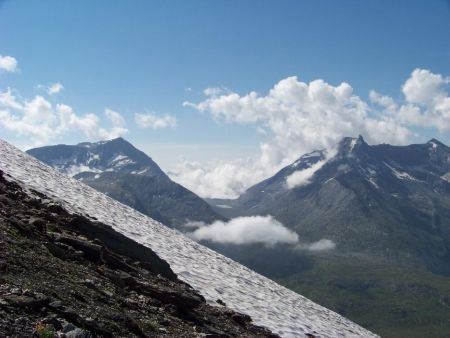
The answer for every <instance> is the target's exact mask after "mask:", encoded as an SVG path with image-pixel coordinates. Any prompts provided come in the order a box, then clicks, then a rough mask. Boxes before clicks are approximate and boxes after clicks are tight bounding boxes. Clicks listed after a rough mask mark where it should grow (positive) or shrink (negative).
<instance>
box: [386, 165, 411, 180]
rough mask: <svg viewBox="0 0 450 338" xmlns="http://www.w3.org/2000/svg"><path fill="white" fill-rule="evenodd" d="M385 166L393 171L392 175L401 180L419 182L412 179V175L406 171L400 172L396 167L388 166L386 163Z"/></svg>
mask: <svg viewBox="0 0 450 338" xmlns="http://www.w3.org/2000/svg"><path fill="white" fill-rule="evenodd" d="M384 164H385V165H386V166H387V167H388V168H389V169H391V171H392V173H393V174H394V175H395V177H397V178H398V179H400V180H410V181H418V180H417V179H416V178H414V177H412V176H411V175H410V174H408V173H407V172H404V171H400V170H397V169H395V168H394V167H392V166H390V165H389V164H387V163H386V162H384Z"/></svg>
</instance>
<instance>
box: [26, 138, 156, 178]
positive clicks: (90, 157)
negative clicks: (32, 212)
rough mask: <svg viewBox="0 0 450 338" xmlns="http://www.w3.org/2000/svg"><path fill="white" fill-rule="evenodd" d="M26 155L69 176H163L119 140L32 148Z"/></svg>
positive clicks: (139, 152) (144, 157) (125, 143)
mask: <svg viewBox="0 0 450 338" xmlns="http://www.w3.org/2000/svg"><path fill="white" fill-rule="evenodd" d="M28 153H29V154H31V155H33V156H34V157H36V158H39V159H41V160H42V161H43V162H45V163H48V164H50V165H51V166H52V167H54V168H56V169H57V170H58V171H60V172H63V173H65V174H67V175H69V176H72V177H74V176H77V175H79V174H81V173H86V172H91V173H95V174H101V173H103V172H116V173H130V174H135V175H147V176H154V175H165V174H164V173H163V172H162V170H161V169H160V168H159V167H158V165H157V164H156V163H155V162H153V160H152V159H151V158H149V157H148V156H147V155H145V154H144V153H142V152H141V151H139V150H138V149H136V148H135V147H133V145H131V144H130V143H129V142H127V141H126V140H124V139H123V138H121V137H119V138H116V139H113V140H109V141H100V142H96V143H89V142H83V143H79V144H77V145H64V144H60V145H55V146H48V147H41V148H35V149H30V150H28Z"/></svg>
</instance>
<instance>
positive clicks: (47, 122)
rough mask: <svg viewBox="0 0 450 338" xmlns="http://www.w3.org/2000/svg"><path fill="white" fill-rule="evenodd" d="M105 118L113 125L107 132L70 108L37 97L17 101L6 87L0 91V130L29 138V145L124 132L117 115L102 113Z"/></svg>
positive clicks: (90, 116)
mask: <svg viewBox="0 0 450 338" xmlns="http://www.w3.org/2000/svg"><path fill="white" fill-rule="evenodd" d="M105 115H106V116H107V118H108V119H109V120H110V121H111V123H112V125H113V126H112V128H111V129H110V130H107V129H104V128H101V127H100V119H99V117H98V116H97V115H95V114H91V113H89V114H85V115H78V114H76V113H75V112H74V111H73V109H72V107H70V106H68V105H66V104H62V103H57V104H55V105H53V104H52V103H51V102H49V101H47V100H46V99H45V98H44V97H42V96H40V95H36V96H35V97H34V98H33V99H31V100H26V99H22V98H18V97H16V95H14V94H13V91H12V90H11V89H10V88H8V89H7V90H5V91H3V92H0V127H2V128H4V129H6V130H9V131H11V132H14V133H15V134H17V135H18V136H26V137H29V138H30V139H31V141H32V145H33V146H40V145H44V144H48V143H49V142H50V140H52V139H54V138H56V137H58V136H60V135H62V134H64V133H67V132H81V133H82V134H83V135H85V136H87V137H89V138H94V139H104V138H113V137H117V136H120V135H123V134H124V133H126V132H127V129H126V128H124V126H123V125H124V123H125V121H124V120H123V118H122V117H121V116H120V114H118V113H116V112H112V111H109V112H106V111H105Z"/></svg>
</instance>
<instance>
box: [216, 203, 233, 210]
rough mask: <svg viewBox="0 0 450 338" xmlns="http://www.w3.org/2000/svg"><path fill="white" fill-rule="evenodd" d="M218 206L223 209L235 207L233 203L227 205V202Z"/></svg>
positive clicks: (217, 205)
mask: <svg viewBox="0 0 450 338" xmlns="http://www.w3.org/2000/svg"><path fill="white" fill-rule="evenodd" d="M216 207H218V208H222V209H233V207H232V206H231V205H226V204H216Z"/></svg>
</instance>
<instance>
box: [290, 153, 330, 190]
mask: <svg viewBox="0 0 450 338" xmlns="http://www.w3.org/2000/svg"><path fill="white" fill-rule="evenodd" d="M326 162H327V160H323V161H318V162H316V163H314V164H313V165H311V166H310V167H309V168H305V169H303V170H297V171H294V172H293V173H292V174H291V175H289V176H288V177H286V187H287V188H288V189H292V188H295V187H300V186H305V185H307V184H309V183H311V181H310V179H311V178H312V177H313V176H314V173H315V172H316V171H317V170H319V169H320V168H322V167H323V165H324V164H325V163H326Z"/></svg>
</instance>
